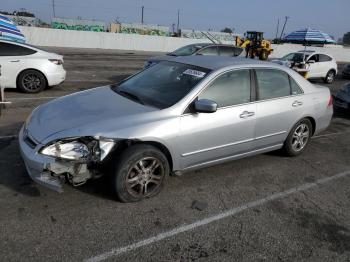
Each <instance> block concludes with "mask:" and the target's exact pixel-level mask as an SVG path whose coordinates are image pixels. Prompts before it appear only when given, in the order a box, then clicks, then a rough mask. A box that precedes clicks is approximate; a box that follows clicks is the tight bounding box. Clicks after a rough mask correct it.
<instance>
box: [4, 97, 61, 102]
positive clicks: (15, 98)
mask: <svg viewBox="0 0 350 262" xmlns="http://www.w3.org/2000/svg"><path fill="white" fill-rule="evenodd" d="M58 97H61V96H41V97H14V98H9V99H7V101H10V102H15V101H20V100H41V99H54V98H58Z"/></svg>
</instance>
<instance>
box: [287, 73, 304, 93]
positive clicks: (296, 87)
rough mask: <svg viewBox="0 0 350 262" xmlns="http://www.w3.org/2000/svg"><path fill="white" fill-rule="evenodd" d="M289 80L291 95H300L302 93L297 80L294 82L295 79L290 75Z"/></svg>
mask: <svg viewBox="0 0 350 262" xmlns="http://www.w3.org/2000/svg"><path fill="white" fill-rule="evenodd" d="M289 81H290V87H291V91H292V95H300V94H302V93H303V91H302V90H301V88H300V86H299V85H298V84H297V82H295V80H294V79H293V78H292V77H289Z"/></svg>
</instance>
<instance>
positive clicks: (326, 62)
mask: <svg viewBox="0 0 350 262" xmlns="http://www.w3.org/2000/svg"><path fill="white" fill-rule="evenodd" d="M303 61H305V62H304V63H305V64H306V69H307V70H308V76H307V78H308V79H315V78H322V79H323V80H324V82H325V83H328V84H330V83H332V82H333V81H334V78H335V76H336V75H337V73H338V65H337V61H335V59H334V58H333V57H332V56H331V55H328V54H325V53H321V52H316V51H311V50H306V51H304V50H301V51H298V52H294V53H290V54H288V55H285V56H284V57H282V58H280V59H275V60H272V62H275V63H278V64H281V65H285V66H289V67H292V66H294V64H300V63H303Z"/></svg>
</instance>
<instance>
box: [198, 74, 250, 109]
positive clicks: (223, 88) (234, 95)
mask: <svg viewBox="0 0 350 262" xmlns="http://www.w3.org/2000/svg"><path fill="white" fill-rule="evenodd" d="M198 99H209V100H213V101H214V102H216V103H217V104H218V107H225V106H232V105H238V104H243V103H247V102H250V72H249V70H248V69H247V70H235V71H231V72H228V73H224V74H223V75H221V76H219V77H218V78H216V79H215V80H214V81H213V82H212V83H211V84H210V85H209V86H208V87H207V88H206V89H205V90H204V91H203V92H202V93H201V94H200V95H199V97H198Z"/></svg>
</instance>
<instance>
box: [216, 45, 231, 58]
mask: <svg viewBox="0 0 350 262" xmlns="http://www.w3.org/2000/svg"><path fill="white" fill-rule="evenodd" d="M219 51H220V55H221V56H233V55H234V52H233V51H234V50H233V48H231V47H229V46H220V47H219Z"/></svg>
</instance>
